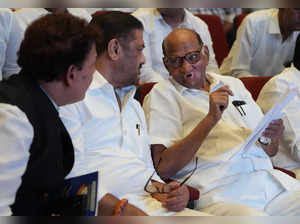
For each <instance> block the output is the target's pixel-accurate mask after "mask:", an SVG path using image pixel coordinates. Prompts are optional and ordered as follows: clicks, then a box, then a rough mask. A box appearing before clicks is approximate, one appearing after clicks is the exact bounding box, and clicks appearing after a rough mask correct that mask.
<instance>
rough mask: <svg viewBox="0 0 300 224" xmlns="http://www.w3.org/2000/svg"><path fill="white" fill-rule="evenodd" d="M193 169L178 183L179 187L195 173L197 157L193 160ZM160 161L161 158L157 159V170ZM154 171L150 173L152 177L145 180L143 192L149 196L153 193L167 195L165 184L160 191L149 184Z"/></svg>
mask: <svg viewBox="0 0 300 224" xmlns="http://www.w3.org/2000/svg"><path fill="white" fill-rule="evenodd" d="M195 160H196V161H195V168H194V169H193V170H192V171H191V173H190V174H189V175H188V176H187V177H186V178H185V179H184V180H183V181H182V182H181V183H180V185H179V186H182V185H184V184H185V183H186V182H187V181H188V180H189V179H190V178H191V177H192V176H193V174H194V173H195V171H196V170H197V166H198V157H196V158H195ZM160 161H161V158H160V159H159V161H158V164H157V168H158V166H159V164H160ZM155 172H156V171H154V172H153V173H152V175H151V176H150V177H149V179H148V180H147V182H146V184H145V186H144V190H145V191H146V192H147V193H149V194H153V193H158V194H164V193H167V192H166V191H165V184H164V185H163V186H162V189H159V188H158V187H157V186H155V185H153V184H150V182H151V180H152V177H153V176H154V174H155Z"/></svg>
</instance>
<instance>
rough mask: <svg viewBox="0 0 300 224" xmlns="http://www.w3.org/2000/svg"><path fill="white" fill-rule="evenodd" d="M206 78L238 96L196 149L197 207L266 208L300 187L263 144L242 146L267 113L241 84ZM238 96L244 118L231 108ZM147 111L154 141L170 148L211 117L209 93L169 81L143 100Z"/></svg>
mask: <svg viewBox="0 0 300 224" xmlns="http://www.w3.org/2000/svg"><path fill="white" fill-rule="evenodd" d="M208 78H209V80H210V82H211V89H213V88H214V86H216V85H217V84H218V83H219V82H220V81H222V82H223V83H225V84H226V85H229V86H230V88H231V90H232V91H233V93H234V96H230V97H229V105H228V108H227V109H226V110H225V111H224V113H223V115H222V119H221V120H220V121H219V122H218V124H217V125H216V126H215V127H214V128H213V129H212V130H211V132H210V133H209V135H208V137H207V138H206V139H205V141H204V142H203V144H202V145H201V147H200V148H199V150H198V152H197V153H196V156H197V157H198V160H199V162H198V169H197V171H196V172H195V174H194V175H193V176H192V177H191V178H190V179H189V180H188V182H187V184H188V185H191V186H192V187H195V188H198V189H199V190H200V193H201V197H200V199H199V203H198V208H205V207H207V206H209V205H212V204H213V203H216V202H223V201H224V202H226V201H228V202H233V203H240V204H246V205H249V206H252V207H255V208H257V209H259V210H264V208H265V206H266V205H267V204H268V203H269V202H270V201H272V199H273V198H274V197H275V196H277V195H278V194H279V193H281V192H283V191H284V190H294V189H295V188H297V189H299V188H300V183H298V182H297V181H296V180H294V179H293V178H290V177H289V176H287V175H285V174H283V173H281V172H279V171H277V170H274V169H273V167H272V163H271V161H270V159H269V157H268V155H267V154H266V153H265V152H264V150H263V149H261V148H260V147H258V146H256V145H254V146H252V147H251V149H250V150H249V151H247V152H242V148H241V144H242V143H243V142H244V141H245V139H246V138H247V137H248V135H249V134H250V133H251V131H252V130H253V129H254V127H255V126H256V125H257V124H258V122H259V120H260V119H261V118H262V117H263V114H262V112H261V110H260V108H259V107H258V105H257V104H256V103H255V102H254V101H253V99H252V97H251V95H250V93H249V92H248V91H247V90H246V89H245V87H244V86H243V84H242V82H241V81H240V80H238V79H235V78H233V77H229V76H220V75H217V74H213V73H209V75H208ZM234 100H240V101H244V102H245V105H243V106H242V107H243V110H244V111H245V113H246V116H241V114H240V113H239V112H238V110H237V109H236V108H235V107H234V106H233V104H232V102H233V101H234ZM144 110H145V114H146V120H147V122H148V128H149V134H150V138H151V140H150V141H151V144H163V145H165V146H166V147H169V146H171V145H173V144H174V143H175V142H177V141H179V140H181V139H183V138H184V137H186V136H187V135H188V134H189V133H190V132H191V131H192V130H193V129H194V128H195V127H196V126H197V125H198V123H199V122H200V121H201V120H202V119H203V118H204V117H205V116H206V115H207V113H208V110H209V94H208V93H207V92H205V91H200V90H195V89H187V88H185V87H183V86H181V85H180V84H178V83H177V82H176V81H174V80H173V79H171V80H169V81H165V82H160V83H158V84H156V85H155V86H154V87H153V89H152V91H151V92H150V94H149V95H148V96H146V98H145V101H144ZM187 150H188V149H187ZM194 166H195V162H194V160H192V161H191V162H190V163H189V164H188V165H187V166H186V167H184V168H183V169H182V170H181V171H179V172H178V173H177V174H176V175H175V176H174V178H175V179H177V180H181V181H182V180H183V179H184V177H186V176H187V175H188V172H190V171H191V170H192V169H193V168H194Z"/></svg>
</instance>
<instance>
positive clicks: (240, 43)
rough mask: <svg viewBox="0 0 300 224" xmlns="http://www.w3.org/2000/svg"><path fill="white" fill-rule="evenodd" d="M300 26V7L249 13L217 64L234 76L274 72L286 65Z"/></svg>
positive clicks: (291, 55) (288, 63)
mask: <svg viewBox="0 0 300 224" xmlns="http://www.w3.org/2000/svg"><path fill="white" fill-rule="evenodd" d="M299 30H300V9H296V8H280V9H268V10H260V11H257V12H254V13H251V14H249V15H248V16H247V17H245V19H244V20H243V22H242V24H241V25H240V26H239V28H238V32H237V37H236V40H235V42H234V44H233V46H232V48H231V50H230V52H229V55H228V56H227V57H226V58H225V59H224V61H223V63H222V66H221V68H220V70H221V73H222V74H223V75H230V76H234V77H237V78H239V77H248V76H272V75H277V74H279V73H280V72H282V71H283V70H284V68H285V67H286V66H289V65H290V63H291V61H292V60H293V56H294V49H295V43H296V38H297V36H298V34H299V32H297V31H299Z"/></svg>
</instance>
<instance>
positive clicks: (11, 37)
mask: <svg viewBox="0 0 300 224" xmlns="http://www.w3.org/2000/svg"><path fill="white" fill-rule="evenodd" d="M21 33H22V30H21V28H20V26H19V24H18V22H17V20H16V18H15V15H14V14H13V12H12V11H11V10H10V9H0V80H2V79H6V78H8V77H9V76H11V75H13V74H17V73H18V72H19V71H20V67H19V66H18V64H17V52H18V50H19V47H20V44H21V40H22V39H23V36H21Z"/></svg>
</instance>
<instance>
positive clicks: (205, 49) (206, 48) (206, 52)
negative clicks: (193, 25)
mask: <svg viewBox="0 0 300 224" xmlns="http://www.w3.org/2000/svg"><path fill="white" fill-rule="evenodd" d="M203 48H204V50H203V52H204V55H205V64H206V66H208V62H209V50H208V47H207V46H206V45H204V46H203Z"/></svg>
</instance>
